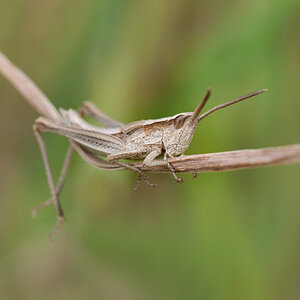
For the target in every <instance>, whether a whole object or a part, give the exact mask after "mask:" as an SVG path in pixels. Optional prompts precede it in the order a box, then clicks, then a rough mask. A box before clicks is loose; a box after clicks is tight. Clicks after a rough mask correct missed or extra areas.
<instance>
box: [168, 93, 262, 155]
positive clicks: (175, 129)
mask: <svg viewBox="0 0 300 300" xmlns="http://www.w3.org/2000/svg"><path fill="white" fill-rule="evenodd" d="M265 91H267V90H266V89H264V90H260V91H257V92H254V93H251V94H248V95H246V96H243V97H241V98H237V99H234V100H232V101H229V102H226V103H223V104H220V105H217V106H215V107H214V108H212V109H210V110H209V111H207V112H206V113H204V114H202V115H201V116H199V114H200V112H201V111H202V109H203V108H204V106H205V104H206V102H207V100H208V98H209V96H210V89H208V91H207V92H206V95H205V97H204V98H203V100H202V101H201V103H200V104H199V106H198V107H197V108H196V109H195V111H194V112H191V113H182V114H179V115H176V116H174V117H173V118H172V119H171V126H169V127H167V132H166V133H165V134H164V147H165V150H166V153H167V154H168V155H169V156H171V157H172V156H178V155H181V154H183V153H184V152H185V150H186V149H187V148H188V147H189V145H190V143H191V141H192V138H193V135H194V132H195V130H196V127H197V125H198V123H199V121H200V120H202V119H204V118H205V117H207V116H208V115H210V114H211V113H213V112H214V111H216V110H219V109H221V108H224V107H226V106H229V105H232V104H234V103H237V102H240V101H243V100H245V99H248V98H251V97H253V96H256V95H258V94H261V93H263V92H265Z"/></svg>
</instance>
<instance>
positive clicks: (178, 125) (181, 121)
mask: <svg viewBox="0 0 300 300" xmlns="http://www.w3.org/2000/svg"><path fill="white" fill-rule="evenodd" d="M186 119H187V116H184V115H180V116H178V117H176V119H175V120H174V127H175V128H176V129H180V128H181V127H182V126H183V125H184V123H185V121H186Z"/></svg>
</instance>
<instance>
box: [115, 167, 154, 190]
mask: <svg viewBox="0 0 300 300" xmlns="http://www.w3.org/2000/svg"><path fill="white" fill-rule="evenodd" d="M118 164H119V165H120V166H122V167H124V168H125V169H127V170H131V171H134V172H137V173H138V174H139V177H138V179H137V180H136V184H135V186H134V187H133V190H134V191H137V190H138V189H139V187H140V183H141V181H142V180H145V182H146V183H147V184H148V185H149V186H151V187H156V184H155V183H152V182H150V180H149V177H148V176H147V175H146V174H145V172H144V171H142V170H140V169H139V168H136V167H133V166H130V165H128V164H125V163H122V162H120V161H118Z"/></svg>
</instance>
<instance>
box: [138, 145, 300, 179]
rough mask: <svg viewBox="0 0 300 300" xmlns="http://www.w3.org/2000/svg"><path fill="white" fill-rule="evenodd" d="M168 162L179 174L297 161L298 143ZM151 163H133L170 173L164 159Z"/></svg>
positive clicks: (202, 155)
mask: <svg viewBox="0 0 300 300" xmlns="http://www.w3.org/2000/svg"><path fill="white" fill-rule="evenodd" d="M168 161H169V163H171V164H172V166H173V168H174V169H175V170H176V172H181V173H199V172H219V171H231V170H236V169H246V168H256V167H261V166H275V165H287V164H292V163H300V144H295V145H288V146H278V147H271V148H262V149H247V150H238V151H228V152H217V153H208V154H198V155H188V156H181V157H177V158H172V159H168ZM152 164H153V165H152V166H151V167H145V166H143V165H142V164H141V163H136V164H133V165H134V166H136V167H138V168H140V169H142V170H143V171H147V172H151V173H159V172H163V173H165V172H170V169H169V168H168V166H167V164H166V162H164V161H163V160H157V161H154V162H153V163H152Z"/></svg>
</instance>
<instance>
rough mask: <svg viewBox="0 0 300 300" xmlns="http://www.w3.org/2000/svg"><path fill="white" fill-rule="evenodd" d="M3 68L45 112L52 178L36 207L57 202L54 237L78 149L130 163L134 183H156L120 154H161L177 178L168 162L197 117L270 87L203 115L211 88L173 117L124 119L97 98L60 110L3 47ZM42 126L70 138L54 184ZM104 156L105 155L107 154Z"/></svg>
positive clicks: (113, 166) (109, 161)
mask: <svg viewBox="0 0 300 300" xmlns="http://www.w3.org/2000/svg"><path fill="white" fill-rule="evenodd" d="M0 72H2V74H3V75H4V77H6V78H7V79H8V80H9V81H10V82H11V83H12V84H13V85H14V86H15V87H16V89H17V90H19V92H20V93H21V94H22V95H23V96H24V97H25V98H26V99H27V100H28V102H29V103H30V104H31V105H32V106H33V107H34V108H35V109H36V110H37V111H38V112H39V113H40V114H41V115H42V117H39V118H38V119H37V120H36V121H35V123H34V126H33V130H34V133H35V135H36V138H37V142H38V144H39V147H40V150H41V153H42V157H43V161H44V165H45V169H46V174H47V177H48V182H49V186H50V191H51V199H49V200H48V201H46V202H44V203H42V204H41V205H40V206H38V207H37V208H36V209H35V210H34V213H35V214H36V212H37V211H38V210H39V209H40V208H41V207H45V206H48V205H51V204H53V205H54V207H55V208H56V211H57V218H58V224H57V226H56V228H55V229H54V231H53V232H52V233H51V235H50V237H53V236H54V235H55V234H56V233H57V232H58V231H59V229H60V228H61V226H62V224H63V222H64V214H63V210H62V208H61V205H60V202H59V194H60V192H61V189H62V186H63V183H64V180H65V177H66V173H67V170H68V166H69V163H70V159H71V156H72V153H73V150H74V149H75V150H76V151H77V152H78V154H79V155H80V156H81V157H82V158H83V159H84V160H85V161H86V162H87V163H89V164H90V165H92V166H94V167H96V168H100V169H107V170H118V169H129V170H132V171H136V172H138V174H139V177H138V180H137V185H136V188H138V186H139V184H140V182H141V180H142V179H144V180H145V181H146V183H148V184H149V185H150V186H154V184H152V183H151V182H150V181H149V179H148V177H147V176H146V175H145V173H144V172H143V171H142V170H140V169H139V168H137V167H134V166H132V165H129V164H127V163H124V162H121V161H120V160H121V159H132V160H135V159H143V165H144V166H146V167H151V166H152V164H153V161H154V160H155V159H156V158H157V157H158V156H161V155H163V157H164V161H165V162H166V165H167V166H168V167H169V169H170V171H171V172H172V173H173V176H174V178H175V179H176V181H177V182H182V179H180V178H178V177H177V175H176V170H175V169H174V168H173V166H172V165H171V164H170V163H169V162H168V157H170V158H173V157H176V156H180V155H183V154H184V152H185V151H186V150H187V148H188V147H189V145H190V143H191V141H192V138H193V135H194V132H195V130H196V128H197V125H198V123H199V122H200V121H201V120H202V119H204V118H205V117H207V116H208V115H210V114H211V113H213V112H215V111H217V110H219V109H222V108H224V107H227V106H230V105H232V104H235V103H237V102H240V101H243V100H245V99H248V98H251V97H253V96H256V95H258V94H261V93H263V92H265V91H266V89H263V90H260V91H257V92H254V93H251V94H248V95H246V96H243V97H240V98H237V99H234V100H232V101H229V102H226V103H223V104H220V105H218V106H215V107H214V108H212V109H210V110H208V111H207V112H205V113H203V114H202V115H200V113H201V111H202V109H203V108H204V106H205V104H206V103H207V100H208V98H209V96H210V89H208V91H207V93H206V95H205V97H204V98H203V100H202V101H201V103H200V104H199V105H198V106H197V108H196V109H195V110H194V112H185V113H179V114H176V115H174V116H171V117H166V118H161V119H153V120H144V121H137V122H132V123H129V124H123V123H121V122H119V121H117V120H114V119H112V118H111V117H109V116H107V115H106V114H104V113H103V112H101V111H100V110H99V109H98V108H97V107H96V106H95V105H94V104H93V103H91V102H85V103H84V104H83V106H82V108H81V109H80V110H79V112H77V111H75V110H73V109H69V110H64V109H60V110H57V109H56V108H55V107H54V105H53V104H52V103H51V101H50V100H49V99H48V98H47V97H46V96H45V95H44V94H43V93H42V92H41V91H40V90H39V88H38V87H37V86H36V85H35V84H34V83H33V82H32V81H31V80H30V79H29V78H28V77H27V76H26V75H25V74H24V73H23V72H22V71H21V70H20V69H18V68H17V67H16V66H15V65H13V64H12V63H11V62H10V61H9V60H8V58H7V57H6V56H4V55H3V54H2V53H1V52H0ZM84 115H88V116H90V117H92V118H94V119H95V120H96V121H98V122H99V123H100V124H102V126H103V127H98V126H95V125H91V124H90V123H88V122H86V121H85V120H84V118H83V117H84ZM41 132H53V133H56V134H59V135H61V136H63V137H66V138H67V139H69V141H70V144H71V145H70V148H69V150H68V152H67V156H66V158H65V162H64V165H63V168H62V171H61V176H60V178H59V180H58V183H57V185H56V186H55V183H54V179H53V175H52V172H51V168H50V163H49V160H48V155H47V151H46V146H45V143H44V141H43V139H42V136H41ZM104 158H106V160H105V159H104Z"/></svg>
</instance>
